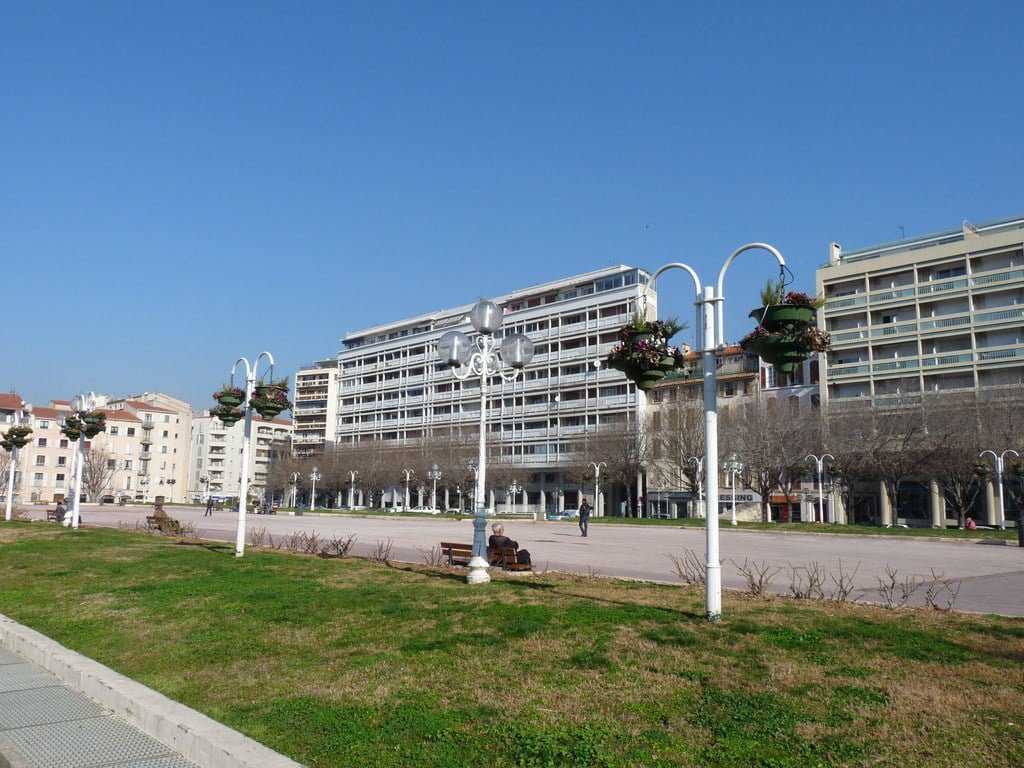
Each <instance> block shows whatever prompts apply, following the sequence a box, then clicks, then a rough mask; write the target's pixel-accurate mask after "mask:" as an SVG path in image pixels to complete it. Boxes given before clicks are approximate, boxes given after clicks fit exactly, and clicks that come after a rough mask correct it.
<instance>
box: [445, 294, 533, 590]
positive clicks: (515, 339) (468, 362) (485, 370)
mask: <svg viewBox="0 0 1024 768" xmlns="http://www.w3.org/2000/svg"><path fill="white" fill-rule="evenodd" d="M469 322H470V324H471V325H472V326H473V330H475V331H476V332H477V334H478V336H477V337H476V339H475V340H471V339H470V338H469V336H467V335H466V334H465V333H463V332H462V331H448V332H447V333H445V334H444V335H443V336H441V338H439V339H438V340H437V356H438V359H439V360H440V361H441V364H442V365H444V366H446V367H448V368H452V369H454V370H453V375H454V376H455V378H457V379H459V380H460V381H465V380H466V379H468V378H469V377H470V376H475V377H477V378H478V379H479V382H480V438H479V458H478V461H477V465H476V469H475V475H476V497H475V505H476V514H475V516H474V518H473V557H472V559H470V561H469V569H470V570H469V574H468V575H467V576H466V581H467V582H469V583H470V584H484V583H486V582H488V581H490V580H491V577H490V576H489V575H488V573H487V568H488V566H489V563H488V558H487V542H486V540H485V534H486V530H487V519H486V517H485V515H486V514H487V510H486V502H485V496H484V493H485V489H486V484H487V421H486V420H487V394H488V390H489V388H490V382H491V377H492V376H500V377H501V379H502V380H503V381H513V380H514V379H515V378H516V376H518V374H519V371H521V370H522V369H523V368H525V367H526V366H527V365H529V364H530V361H531V360H532V359H533V342H532V341H530V339H529V338H528V337H527V336H525V335H524V334H521V333H514V334H511V335H509V336H506V337H505V338H503V339H502V341H501V344H500V345H497V348H496V343H495V339H494V334H495V333H497V332H498V330H499V329H500V328H501V323H502V311H501V307H500V306H498V304H497V303H495V302H493V301H491V300H490V299H481V300H480V301H478V302H477V303H476V304H475V305H474V306H473V308H472V309H471V310H470V311H469ZM503 366H507V368H508V369H509V370H502V367H503Z"/></svg>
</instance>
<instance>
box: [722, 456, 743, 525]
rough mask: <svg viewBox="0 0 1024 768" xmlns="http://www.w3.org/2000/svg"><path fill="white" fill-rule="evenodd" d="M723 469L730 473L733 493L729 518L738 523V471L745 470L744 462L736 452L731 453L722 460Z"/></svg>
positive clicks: (730, 488) (730, 484) (732, 523)
mask: <svg viewBox="0 0 1024 768" xmlns="http://www.w3.org/2000/svg"><path fill="white" fill-rule="evenodd" d="M722 469H723V470H724V471H725V472H726V473H727V474H728V475H729V490H730V491H731V493H732V499H731V501H732V514H731V516H730V518H729V524H730V525H737V522H736V473H738V472H742V471H743V462H742V461H740V457H739V456H737V455H736V454H735V453H730V454H729V455H728V456H726V457H725V461H723V462H722Z"/></svg>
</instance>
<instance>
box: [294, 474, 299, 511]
mask: <svg viewBox="0 0 1024 768" xmlns="http://www.w3.org/2000/svg"><path fill="white" fill-rule="evenodd" d="M299 477H300V475H299V473H298V472H292V509H295V507H297V506H298V505H299Z"/></svg>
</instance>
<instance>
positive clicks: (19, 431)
mask: <svg viewBox="0 0 1024 768" xmlns="http://www.w3.org/2000/svg"><path fill="white" fill-rule="evenodd" d="M31 434H32V429H31V428H30V427H25V426H15V427H11V428H10V429H8V430H7V434H5V435H4V440H3V442H4V443H8V444H10V446H11V447H12V448H24V447H25V446H26V445H28V436H29V435H31ZM3 447H4V448H7V445H4V446H3ZM7 450H10V448H7Z"/></svg>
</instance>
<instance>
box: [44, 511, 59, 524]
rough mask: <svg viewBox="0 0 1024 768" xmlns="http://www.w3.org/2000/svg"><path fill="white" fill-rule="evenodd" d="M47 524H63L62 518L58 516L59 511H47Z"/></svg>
mask: <svg viewBox="0 0 1024 768" xmlns="http://www.w3.org/2000/svg"><path fill="white" fill-rule="evenodd" d="M46 522H48V523H59V522H61V519H60V517H58V516H57V510H56V509H48V510H46Z"/></svg>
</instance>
